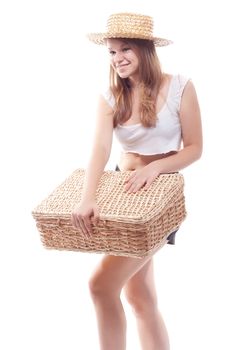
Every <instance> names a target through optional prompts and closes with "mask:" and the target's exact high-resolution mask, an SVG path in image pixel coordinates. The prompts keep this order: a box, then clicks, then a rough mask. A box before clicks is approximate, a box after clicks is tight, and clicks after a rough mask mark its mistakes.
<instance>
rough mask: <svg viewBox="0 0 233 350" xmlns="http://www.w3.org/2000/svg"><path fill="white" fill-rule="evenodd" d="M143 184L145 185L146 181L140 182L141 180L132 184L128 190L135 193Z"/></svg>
mask: <svg viewBox="0 0 233 350" xmlns="http://www.w3.org/2000/svg"><path fill="white" fill-rule="evenodd" d="M143 185H144V182H141V183H140V182H135V183H133V184H131V186H130V188H129V190H128V192H129V193H135V192H137V191H138V190H139V189H140V188H141V187H143Z"/></svg>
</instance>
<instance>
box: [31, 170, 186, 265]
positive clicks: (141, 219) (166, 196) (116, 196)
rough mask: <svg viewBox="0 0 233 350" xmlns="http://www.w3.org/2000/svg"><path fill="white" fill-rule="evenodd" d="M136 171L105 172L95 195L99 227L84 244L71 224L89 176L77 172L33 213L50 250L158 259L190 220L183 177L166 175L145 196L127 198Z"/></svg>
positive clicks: (156, 180) (154, 183)
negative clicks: (127, 183)
mask: <svg viewBox="0 0 233 350" xmlns="http://www.w3.org/2000/svg"><path fill="white" fill-rule="evenodd" d="M130 174H131V171H121V172H118V171H111V170H109V171H104V173H103V175H102V177H101V180H100V183H99V186H98V188H97V191H96V200H97V203H98V206H99V210H100V221H99V223H98V225H93V232H94V233H93V235H92V236H91V238H85V237H84V236H83V235H82V234H81V232H80V231H79V230H78V229H76V228H74V227H73V226H72V223H71V213H72V210H73V209H74V207H75V206H77V204H78V203H79V202H80V200H81V194H82V188H83V180H84V175H85V171H84V170H83V169H77V170H76V171H74V172H73V173H72V174H71V175H70V176H69V177H68V178H67V179H66V180H65V181H64V182H63V183H62V184H61V185H59V186H58V187H57V188H56V189H55V190H54V191H53V192H52V193H51V194H50V195H49V196H48V197H47V198H45V199H44V200H43V201H42V202H41V203H40V204H39V205H38V206H37V207H36V208H35V209H34V210H33V212H32V215H33V217H34V219H35V220H36V225H37V228H38V230H39V232H40V234H41V239H42V243H43V245H44V246H45V247H46V248H52V249H59V250H76V251H82V252H95V253H106V254H112V255H122V256H131V257H138V258H140V257H144V256H147V255H149V254H153V253H154V252H155V251H157V250H158V249H159V248H161V247H162V246H163V245H164V244H165V243H166V239H167V237H168V235H169V234H170V233H171V232H172V231H174V230H175V229H177V228H178V227H179V226H180V224H181V223H182V221H183V220H184V219H185V216H186V211H185V200H184V194H183V187H184V180H183V176H182V175H181V174H178V173H176V174H162V175H160V176H159V177H157V178H156V179H155V180H154V182H153V183H152V184H151V186H150V188H149V189H148V190H147V191H145V190H144V189H143V188H142V189H141V190H139V191H138V192H136V193H134V194H129V193H126V192H124V186H125V185H124V181H125V180H126V179H127V178H128V176H129V175H130Z"/></svg>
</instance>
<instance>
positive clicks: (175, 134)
mask: <svg viewBox="0 0 233 350" xmlns="http://www.w3.org/2000/svg"><path fill="white" fill-rule="evenodd" d="M188 80H189V79H188V78H186V77H184V76H181V75H173V76H172V78H171V82H170V86H169V90H168V95H167V99H166V102H165V104H164V105H163V107H162V109H161V110H160V112H159V113H157V120H156V126H153V127H144V126H143V125H142V124H141V123H137V124H132V125H121V124H118V125H117V126H116V127H115V129H114V131H115V135H116V138H117V139H118V141H119V143H120V144H121V147H122V151H123V152H126V153H129V152H130V153H131V152H132V153H138V154H141V155H154V154H162V153H168V152H170V151H178V150H179V149H180V147H181V141H182V136H181V125H180V118H179V110H180V103H181V97H182V93H183V90H184V87H185V85H186V83H187V82H188ZM103 96H104V98H105V99H106V101H107V102H108V104H109V105H110V106H111V107H114V103H115V102H114V98H113V96H111V95H110V92H109V91H108V92H107V93H105V94H103Z"/></svg>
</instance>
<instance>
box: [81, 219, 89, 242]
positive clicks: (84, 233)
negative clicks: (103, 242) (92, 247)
mask: <svg viewBox="0 0 233 350" xmlns="http://www.w3.org/2000/svg"><path fill="white" fill-rule="evenodd" d="M79 226H80V230H81V233H82V234H83V235H84V236H85V237H86V238H89V236H90V235H89V233H88V231H87V229H86V226H85V225H84V222H83V219H82V218H79Z"/></svg>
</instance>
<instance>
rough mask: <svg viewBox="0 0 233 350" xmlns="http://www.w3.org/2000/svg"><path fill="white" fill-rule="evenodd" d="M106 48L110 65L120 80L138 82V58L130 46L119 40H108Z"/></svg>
mask: <svg viewBox="0 0 233 350" xmlns="http://www.w3.org/2000/svg"><path fill="white" fill-rule="evenodd" d="M107 48H108V51H109V55H110V63H111V65H112V67H113V69H114V70H115V71H116V73H117V74H118V75H119V76H120V77H121V78H122V79H125V78H129V79H131V80H133V81H137V80H138V67H139V60H138V57H137V55H136V53H135V51H134V50H133V48H132V47H131V46H130V44H128V43H125V42H124V41H122V40H120V39H108V40H107Z"/></svg>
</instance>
